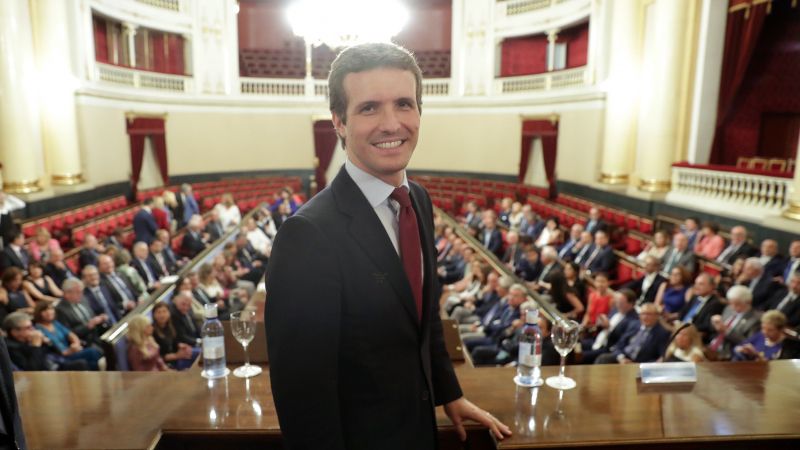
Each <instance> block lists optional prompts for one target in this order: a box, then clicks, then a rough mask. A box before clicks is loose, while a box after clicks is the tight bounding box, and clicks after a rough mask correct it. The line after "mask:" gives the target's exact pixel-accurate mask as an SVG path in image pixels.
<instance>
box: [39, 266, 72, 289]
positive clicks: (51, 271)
mask: <svg viewBox="0 0 800 450" xmlns="http://www.w3.org/2000/svg"><path fill="white" fill-rule="evenodd" d="M44 273H45V274H46V275H49V276H50V278H52V279H53V281H55V282H56V284H57V285H58V287H61V285H62V284H64V280H66V279H67V278H69V277H72V278H78V276H77V275H75V274H74V273H72V270H70V268H69V266H67V265H66V264H64V269H63V270H62V269H59V268H58V267H56V266H55V265H53V264H51V263H47V265H45V266H44Z"/></svg>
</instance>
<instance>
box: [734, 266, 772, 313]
mask: <svg viewBox="0 0 800 450" xmlns="http://www.w3.org/2000/svg"><path fill="white" fill-rule="evenodd" d="M737 284H740V283H737ZM741 284H742V285H743V286H745V287H747V288H749V287H750V282H749V281H748V282H745V283H741ZM780 288H781V285H780V284H779V283H777V282H775V281H773V280H772V276H771V275H768V274H767V273H766V272H764V273H763V274H762V275H761V278H759V279H758V282H757V283H756V285H755V286H754V287H753V289H750V292H752V294H753V308H755V309H758V310H761V311H765V310H766V309H767V303H769V300H770V299H771V298H772V296H773V295H775V291H777V290H779V289H780Z"/></svg>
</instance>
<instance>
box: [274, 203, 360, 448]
mask: <svg viewBox="0 0 800 450" xmlns="http://www.w3.org/2000/svg"><path fill="white" fill-rule="evenodd" d="M340 267H341V265H340V264H339V263H338V261H337V257H336V254H335V253H334V251H333V250H332V248H331V247H330V245H329V244H328V243H327V240H326V239H325V237H324V236H323V235H322V232H321V231H320V230H319V229H318V228H317V226H316V225H314V224H313V223H311V222H310V221H309V220H308V219H307V218H305V217H304V216H302V215H296V216H293V217H291V218H290V219H288V220H287V221H286V222H284V224H283V226H282V227H281V229H280V232H279V233H278V236H277V237H276V239H275V245H274V247H273V249H272V257H271V258H270V260H269V265H268V268H267V283H266V284H267V304H266V308H265V318H264V321H265V324H266V331H267V349H268V352H269V361H270V377H271V382H272V394H273V397H274V400H275V408H276V410H277V412H278V420H279V422H280V426H281V431H282V433H283V438H284V442H285V445H286V448H287V449H323V448H324V449H341V450H344V448H345V444H344V437H343V432H342V426H341V418H340V409H339V393H338V384H339V381H338V377H339V368H338V354H339V336H340V332H339V324H340V315H341V306H340V292H341V285H340V283H341V282H340V276H339V270H340Z"/></svg>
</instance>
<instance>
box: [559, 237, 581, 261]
mask: <svg viewBox="0 0 800 450" xmlns="http://www.w3.org/2000/svg"><path fill="white" fill-rule="evenodd" d="M577 243H578V241H574V240H572V239H570V240H568V241H567V242H565V243H564V245H562V246H561V247H559V248H558V257H559V258H560V259H561V260H562V261H572V259H573V258H574V257H575V254H576V252H575V251H573V250H576V248H575V244H577Z"/></svg>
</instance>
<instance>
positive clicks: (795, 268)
mask: <svg viewBox="0 0 800 450" xmlns="http://www.w3.org/2000/svg"><path fill="white" fill-rule="evenodd" d="M794 273H800V239H796V240H794V241H792V242H791V243H790V244H789V257H788V258H787V259H786V267H785V268H784V269H783V284H786V285H788V284H789V278H791V277H792V274H794Z"/></svg>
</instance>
